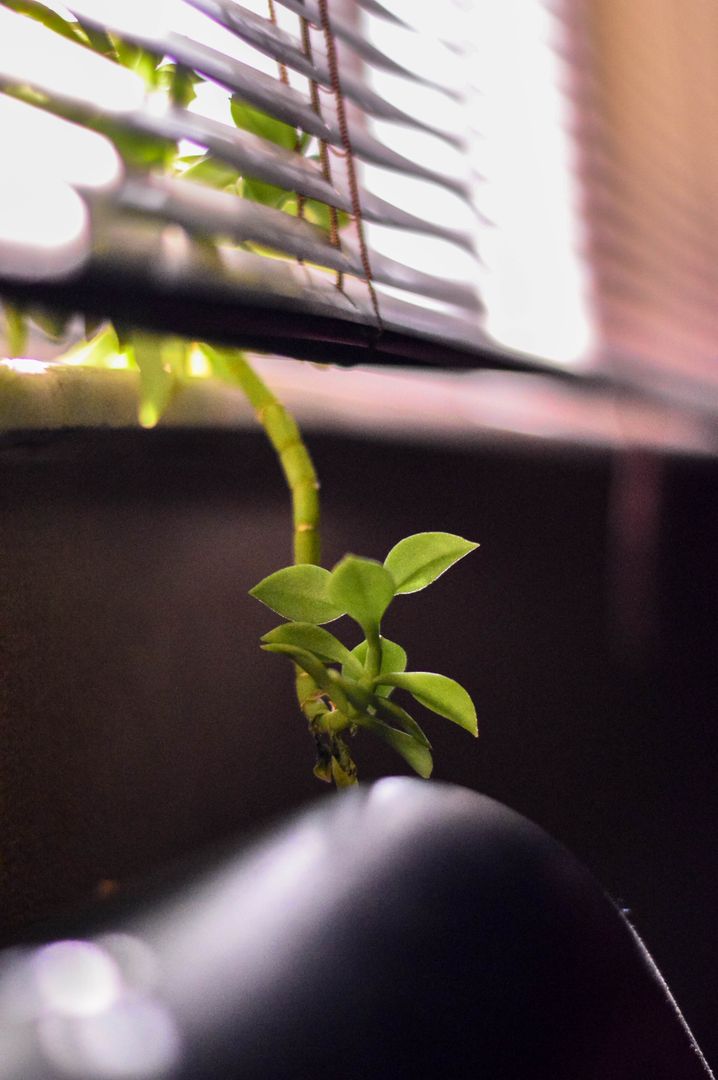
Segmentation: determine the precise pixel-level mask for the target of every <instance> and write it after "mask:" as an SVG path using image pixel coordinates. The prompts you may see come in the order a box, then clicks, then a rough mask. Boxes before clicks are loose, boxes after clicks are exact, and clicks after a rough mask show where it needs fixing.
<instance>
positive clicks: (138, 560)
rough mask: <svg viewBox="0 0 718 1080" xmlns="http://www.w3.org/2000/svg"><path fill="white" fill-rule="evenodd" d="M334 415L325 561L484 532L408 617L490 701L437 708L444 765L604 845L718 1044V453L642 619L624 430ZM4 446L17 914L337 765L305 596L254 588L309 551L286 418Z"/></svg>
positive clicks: (666, 472) (623, 899)
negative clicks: (287, 475)
mask: <svg viewBox="0 0 718 1080" xmlns="http://www.w3.org/2000/svg"><path fill="white" fill-rule="evenodd" d="M310 442H311V444H312V447H313V450H314V452H315V456H316V459H317V465H318V469H319V473H320V475H321V477H322V482H323V495H324V514H325V562H326V563H327V564H329V565H331V563H332V562H333V561H335V560H336V559H338V558H339V557H340V556H341V555H342V554H343V553H344V552H345V551H346V550H352V551H356V552H357V553H360V554H364V555H368V556H373V557H379V558H381V557H383V556H384V554H385V553H386V551H387V550H388V549H389V547H391V546H392V545H393V544H394V543H395V542H396V541H397V540H398V539H400V538H401V537H402V536H403V535H405V534H407V533H410V532H413V531H421V530H424V529H443V530H447V531H451V532H457V533H460V534H461V535H464V536H467V537H469V538H471V539H476V540H479V541H480V542H481V545H482V546H481V548H480V549H479V552H478V553H476V554H475V555H473V556H472V557H471V558H470V559H467V560H465V561H464V562H462V563H461V564H460V565H459V566H458V567H457V568H455V569H454V570H453V571H452V572H451V573H450V574H449V575H447V576H446V578H444V579H442V580H441V581H440V582H438V583H437V584H436V585H435V586H433V587H432V588H431V589H429V590H427V591H426V592H425V593H421V594H418V595H416V596H409V597H405V598H403V599H402V600H400V601H397V603H396V611H394V609H392V613H391V616H390V620H389V622H388V623H387V626H386V633H387V635H388V636H390V637H396V638H398V639H399V640H401V641H402V643H403V644H405V645H406V647H407V649H408V652H409V661H410V667H411V668H413V669H414V670H422V669H429V670H438V671H442V672H445V673H446V674H448V675H451V676H453V677H455V678H457V679H458V680H459V681H460V682H462V683H463V684H464V685H466V686H467V688H468V689H469V690H470V691H471V693H472V694H473V696H474V697H475V700H476V702H477V707H478V711H479V725H480V731H481V738H480V739H479V741H478V742H474V741H472V740H471V739H470V738H469V736H467V735H466V733H465V732H461V731H459V730H458V729H456V728H454V727H453V726H452V725H450V724H449V723H448V722H444V721H441V720H438V719H429V720H428V721H427V725H426V726H427V731H428V733H429V736H430V738H431V739H432V741H433V743H434V747H435V759H436V775H437V776H438V777H439V778H442V779H450V780H452V781H454V782H456V783H459V784H465V785H467V786H468V787H471V788H474V789H476V790H479V791H482V792H485V793H487V794H489V795H491V796H492V797H494V798H496V799H499V800H500V801H501V802H504V803H506V804H508V805H509V806H512V807H514V808H515V809H516V810H518V811H519V812H520V813H522V814H525V815H526V816H527V817H529V818H531V819H533V820H535V821H536V822H538V823H539V824H540V825H542V826H543V827H544V828H545V829H547V830H548V831H549V832H550V833H552V834H553V835H555V836H556V837H557V838H558V839H560V840H561V841H563V842H564V843H565V844H566V845H567V846H568V847H569V848H571V849H572V850H573V851H574V852H575V853H576V854H577V855H578V856H579V857H580V858H581V859H582V860H583V861H584V862H586V863H587V864H588V865H589V867H590V868H591V869H592V870H593V871H594V873H595V874H596V876H597V877H598V878H599V880H600V881H601V882H602V883H603V884H604V886H605V887H606V889H607V890H608V891H609V893H610V894H611V895H612V896H613V897H614V898H616V899H617V900H618V901H619V902H620V903H621V904H622V905H623V906H625V907H627V908H629V909H630V911H631V918H632V919H633V921H634V923H635V925H636V926H637V928H638V930H639V932H640V933H641V935H642V936H643V938H644V939H645V941H646V943H647V944H648V946H649V948H650V949H651V951H652V952H653V954H654V956H655V959H656V961H657V963H658V965H659V967H660V968H661V970H662V971H663V973H664V975H665V977H666V979H667V980H668V982H669V984H670V986H671V988H672V989H673V991H674V993H675V995H676V997H677V999H678V1001H679V1003H680V1004H681V1005H682V1007H683V1009H684V1011H685V1013H686V1016H687V1019H688V1021H689V1023H691V1025H692V1026H693V1028H694V1032H695V1034H696V1036H697V1038H698V1041H699V1043H700V1044H701V1045H702V1046H703V1048H704V1050H705V1052H706V1054H707V1056H708V1059H709V1060H710V1061H715V1060H716V1059H717V1058H718V1042H717V1040H716V1031H715V1024H714V1012H715V1001H716V1000H718V974H717V972H718V946H717V945H716V935H715V926H714V912H715V910H716V909H718V875H716V865H715V840H714V836H715V822H716V818H717V815H716V811H717V810H718V795H717V793H716V786H715V780H714V775H713V768H714V766H713V763H714V762H715V761H716V759H717V751H718V745H717V743H718V732H717V731H716V727H715V715H716V704H717V703H718V693H717V687H716V663H715V642H716V640H717V639H718V633H717V632H718V596H717V595H716V591H717V588H718V586H717V585H716V582H717V581H718V577H717V575H716V551H717V550H718V509H717V507H718V503H717V501H716V480H717V473H718V470H717V469H716V466H715V464H712V463H706V462H699V461H693V460H679V459H675V460H673V459H667V460H663V461H661V462H660V490H659V493H660V500H659V503H658V513H657V516H656V518H655V520H656V535H655V536H654V537H653V540H654V541H655V543H654V544H653V547H652V555H651V558H652V562H651V574H650V582H651V583H652V586H653V589H652V597H653V603H652V604H648V605H644V606H643V607H642V608H641V611H642V612H643V615H642V618H643V622H639V630H640V633H639V637H636V638H633V639H632V638H631V637H630V635H629V636H628V637H627V636H626V634H625V633H624V630H625V626H624V625H623V624H621V625H622V630H621V632H620V633H619V632H618V630H617V625H618V624H617V619H618V620H619V621H620V612H621V611H623V612H624V613H625V610H626V605H628V608H629V609H630V605H631V602H632V597H631V595H630V592H631V589H630V580H629V581H628V583H626V577H625V575H623V577H622V576H621V575H620V574H618V575H617V573H616V570H617V567H616V560H617V559H619V560H620V557H621V552H622V551H623V548H622V547H621V545H620V543H619V544H617V543H616V538H615V536H616V534H615V522H614V523H613V525H611V526H609V523H610V521H611V506H612V497H613V491H614V484H615V462H613V461H612V460H611V458H610V457H609V456H608V455H605V454H599V453H588V452H582V453H575V454H569V453H567V452H558V451H550V450H541V451H537V450H536V448H535V447H530V448H529V447H517V448H516V449H513V450H509V449H506V448H502V449H498V448H494V449H490V448H480V449H479V448H473V449H470V450H469V449H466V450H460V449H449V448H439V447H437V446H435V445H433V446H431V447H424V446H419V445H406V444H401V445H400V444H394V443H391V442H368V441H360V440H350V439H345V438H340V437H328V436H322V435H317V436H313V437H311V439H310ZM0 472H1V474H2V475H1V478H0V512H1V514H2V518H1V520H2V532H1V541H0V542H1V544H2V554H1V558H2V568H3V569H2V605H3V615H4V619H3V623H4V626H3V635H2V640H1V641H0V664H1V668H2V690H1V691H0V693H1V694H2V699H1V704H2V715H1V718H0V721H1V724H2V742H3V765H2V778H1V779H2V790H3V818H4V826H3V835H4V840H3V844H2V861H3V867H2V873H3V876H4V881H3V886H2V888H3V897H2V915H1V916H0V918H1V919H2V923H3V927H2V928H3V934H4V936H5V938H6V939H8V938H10V937H12V935H13V933H14V932H15V931H16V929H17V928H18V927H19V926H21V925H23V924H27V923H28V922H30V921H32V920H33V919H36V918H40V917H46V916H48V915H51V914H53V913H56V912H58V911H61V910H63V909H64V910H67V909H72V907H73V906H74V905H77V904H80V903H83V902H84V901H86V900H87V898H88V897H90V896H91V895H92V894H93V893H94V891H95V890H96V889H97V887H98V884H99V882H101V881H102V880H106V879H109V880H111V881H119V883H120V887H122V883H124V882H131V881H133V880H137V879H140V878H142V877H143V875H145V874H146V873H148V872H149V871H150V870H152V869H153V868H155V867H157V866H159V865H163V864H166V863H168V862H170V861H172V860H174V859H176V858H178V857H180V856H183V855H186V854H189V853H192V852H196V851H198V850H200V849H201V848H202V847H203V846H205V845H207V844H211V843H213V842H214V841H216V840H218V839H221V838H223V837H229V836H231V835H232V834H236V833H237V832H238V831H240V832H241V831H244V830H250V829H251V830H254V829H255V828H256V827H257V826H258V825H259V824H261V823H263V822H266V821H268V820H269V819H271V818H274V817H277V816H278V815H280V814H281V813H283V812H284V811H286V810H287V809H289V808H292V807H294V806H297V805H299V804H300V803H303V802H304V801H306V800H307V799H310V798H312V797H314V796H316V795H317V794H320V795H321V794H322V792H323V791H324V789H323V788H322V786H321V785H319V784H318V782H317V781H315V780H314V779H313V777H312V775H311V765H312V748H311V743H310V741H309V739H308V738H307V736H306V734H305V733H304V731H303V727H302V721H301V719H300V718H299V717H298V716H297V715H296V714H295V711H294V708H293V700H292V686H291V673H290V669H289V666H288V665H286V664H283V663H282V661H281V660H280V659H279V658H276V657H271V656H268V655H265V654H262V653H261V652H259V650H258V648H257V641H258V638H259V635H260V634H261V633H262V632H264V631H265V630H267V629H269V628H270V627H271V626H272V625H274V623H275V621H278V620H274V617H273V616H272V615H271V613H269V612H268V611H266V610H265V609H263V608H261V607H260V605H258V604H257V603H256V602H254V601H252V600H251V599H250V598H249V597H247V595H246V594H247V589H248V588H249V587H251V586H252V585H253V584H254V583H255V582H256V581H257V580H258V579H259V578H261V577H262V576H264V575H265V574H267V573H269V572H271V571H272V570H274V569H276V568H277V567H278V566H280V565H284V564H285V563H286V562H288V561H289V554H288V552H289V543H288V536H289V514H288V509H287V500H286V496H285V493H284V490H283V487H282V482H281V478H280V476H279V474H278V471H277V468H276V465H275V463H274V461H273V458H272V454H271V452H270V451H269V449H268V448H267V447H266V446H265V445H264V443H263V441H262V438H261V437H260V436H259V435H255V434H253V433H226V432H224V433H223V432H211V433H205V432H192V433H189V432H185V433H180V432H169V431H158V432H151V433H146V432H121V433H111V432H93V433H86V432H81V433H80V432H78V433H68V434H63V435H56V436H48V437H42V436H32V437H28V438H27V439H25V440H24V441H23V440H18V441H16V442H15V444H14V445H6V446H5V448H4V449H3V450H2V452H1V453H0ZM636 497H637V498H638V497H640V490H639V491H638V492H637V494H636ZM629 501H630V500H629ZM634 553H635V545H634ZM617 581H618V582H619V585H620V589H619V593H620V590H623V592H622V593H621V594H620V595H618V594H617V585H616V583H617ZM629 624H630V620H629ZM626 625H628V624H626ZM341 630H342V627H341V624H337V631H338V632H340V633H341ZM351 643H352V644H353V642H351ZM356 756H357V759H358V762H359V765H360V768H361V769H362V775H363V776H364V777H365V778H367V779H369V778H371V777H374V776H378V775H380V774H382V773H386V772H402V771H404V769H403V765H402V762H401V760H400V759H398V758H393V757H392V756H391V755H390V752H389V751H388V750H386V749H385V748H383V747H382V746H380V745H376V746H375V745H373V744H372V743H371V742H369V741H368V740H367V739H366V738H364V739H360V741H359V742H358V743H357V745H356Z"/></svg>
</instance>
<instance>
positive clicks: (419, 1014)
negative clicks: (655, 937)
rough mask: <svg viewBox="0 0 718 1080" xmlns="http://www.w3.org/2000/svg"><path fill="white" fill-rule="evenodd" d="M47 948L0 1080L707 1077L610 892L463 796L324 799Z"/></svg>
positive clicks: (540, 841) (17, 960) (0, 1026)
mask: <svg viewBox="0 0 718 1080" xmlns="http://www.w3.org/2000/svg"><path fill="white" fill-rule="evenodd" d="M108 935H110V936H108ZM112 935H114V936H112ZM118 935H122V936H121V937H119V938H118ZM53 937H54V944H50V945H49V946H48V945H47V944H41V945H39V946H31V947H29V948H28V949H26V950H25V951H19V952H17V953H16V954H15V955H13V956H11V958H10V960H9V961H8V960H7V959H6V962H5V967H4V970H3V969H2V968H0V1006H2V1007H0V1042H2V1043H3V1044H4V1045H5V1046H6V1047H7V1046H8V1045H10V1046H12V1045H13V1042H14V1043H15V1044H17V1043H21V1044H22V1045H21V1050H20V1052H19V1054H18V1053H16V1054H15V1055H14V1056H15V1061H14V1062H13V1055H12V1054H11V1055H10V1056H9V1059H8V1058H6V1062H5V1064H0V1077H3V1080H5V1078H7V1080H11V1078H12V1080H15V1078H17V1080H30V1078H33V1080H35V1078H39V1077H43V1078H44V1077H47V1078H48V1080H49V1078H51V1077H53V1078H54V1077H56V1076H57V1077H60V1076H64V1075H66V1074H67V1072H68V1071H70V1073H71V1074H72V1075H76V1076H79V1077H83V1076H86V1077H92V1078H93V1080H103V1078H104V1077H107V1078H108V1080H109V1078H110V1077H112V1076H116V1075H122V1076H126V1077H127V1078H128V1080H133V1078H135V1077H137V1078H140V1077H147V1076H152V1077H155V1076H156V1077H160V1076H163V1077H172V1078H178V1080H179V1078H180V1077H181V1078H183V1080H185V1078H186V1080H190V1078H192V1080H220V1078H221V1080H230V1078H235V1077H236V1078H237V1080H239V1078H242V1080H304V1078H308V1077H312V1078H314V1080H335V1078H337V1077H342V1078H346V1080H364V1078H366V1077H374V1078H386V1080H394V1078H400V1077H435V1078H437V1080H438V1078H440V1077H452V1078H454V1080H462V1078H466V1080H469V1078H470V1077H471V1078H473V1077H478V1076H490V1077H491V1078H492V1080H525V1078H528V1077H531V1078H533V1080H539V1078H541V1080H577V1078H578V1077H591V1078H592V1080H648V1078H650V1080H694V1078H695V1080H699V1078H702V1080H705V1077H706V1076H707V1075H708V1073H707V1070H706V1069H705V1068H704V1067H703V1065H702V1064H701V1062H700V1059H699V1057H698V1055H697V1053H696V1051H695V1048H694V1047H693V1046H692V1045H691V1040H690V1038H689V1036H688V1034H687V1032H686V1031H685V1029H684V1028H683V1026H682V1024H681V1022H680V1020H679V1019H678V1017H677V1015H676V1013H675V1011H674V1009H673V1007H672V1005H671V1004H670V1003H669V1002H668V1001H667V999H666V997H665V993H664V989H663V987H662V986H661V985H660V984H659V981H658V979H657V977H656V975H655V973H654V972H653V971H652V970H651V967H650V964H649V963H648V961H647V958H646V956H645V955H644V954H643V953H642V951H641V949H640V947H639V944H638V942H637V940H636V939H635V937H634V936H633V934H632V933H631V931H630V929H629V928H628V926H627V924H626V923H625V921H624V920H623V918H622V916H621V915H620V914H619V912H618V911H617V909H615V908H614V907H613V905H612V904H611V903H610V902H609V901H608V900H607V899H606V898H605V896H604V894H603V893H602V891H601V889H600V888H599V887H598V885H597V884H596V883H595V881H593V879H592V878H591V877H590V876H589V875H588V873H587V872H586V871H585V870H584V869H583V868H582V867H581V866H580V865H579V864H578V863H577V862H576V861H575V860H574V859H573V858H572V857H571V856H570V855H569V854H568V853H567V852H566V851H565V850H564V849H563V848H561V847H560V846H559V845H558V844H556V843H555V842H554V841H553V840H551V839H550V838H549V837H548V836H547V835H546V834H545V833H543V832H542V831H541V830H539V829H538V828H537V827H536V826H534V825H532V824H531V823H529V822H528V821H526V819H524V818H521V817H519V816H518V815H516V814H514V813H513V812H512V811H510V810H508V809H506V808H505V807H503V806H501V805H499V804H497V803H495V802H493V801H492V800H490V799H487V798H486V797H484V796H481V795H477V794H476V793H474V792H470V791H468V790H466V789H461V788H455V787H450V786H446V785H441V784H426V783H422V782H421V781H417V780H409V779H406V778H395V779H386V780H382V781H380V782H379V783H377V784H376V785H374V786H373V787H368V788H362V789H359V790H354V791H351V792H349V793H344V794H342V795H340V796H337V797H336V798H332V799H328V800H324V801H323V802H322V804H321V805H319V806H316V807H315V808H314V809H310V810H309V811H306V812H303V813H300V814H297V815H295V816H294V818H293V820H291V821H290V822H289V823H288V824H287V825H280V826H278V827H277V828H275V830H274V831H272V832H270V833H269V834H268V835H267V836H266V837H265V838H263V839H262V840H260V841H259V842H257V843H255V844H254V845H253V846H251V847H250V848H249V849H248V850H245V851H242V850H240V851H239V852H238V853H229V854H227V853H225V854H224V855H222V856H217V857H215V858H214V859H213V860H211V861H210V862H209V863H208V864H205V866H204V867H203V868H202V869H201V870H194V871H193V872H189V873H187V874H185V875H182V876H180V878H179V879H178V880H175V881H174V882H172V883H171V884H169V885H165V886H164V887H163V888H159V889H157V888H155V890H154V891H153V892H150V894H149V897H147V896H142V895H139V896H137V897H135V898H133V897H131V896H130V897H129V898H127V899H125V900H124V902H123V904H122V905H121V906H120V908H119V909H118V910H113V908H112V907H111V906H110V907H109V908H108V909H107V910H106V911H105V913H104V914H103V915H101V916H100V918H99V919H98V918H97V914H96V913H95V914H94V915H93V914H92V913H90V915H89V916H88V918H86V919H85V920H83V919H76V920H73V921H72V922H69V923H67V924H66V925H65V926H62V924H61V925H60V926H59V927H56V928H55V934H54V935H53ZM138 958H141V963H139V964H138V962H137V961H138ZM63 965H64V966H63ZM8 972H10V973H11V974H12V973H14V975H15V983H16V984H22V985H24V986H25V987H26V997H27V998H28V999H29V1005H28V1006H27V1015H26V1017H25V1018H24V1020H22V1021H18V1020H16V1021H15V1023H14V1024H13V1023H12V1022H9V1021H8V1008H9V1006H8V993H7V987H8V983H9V980H10V976H9V974H8ZM150 973H151V974H150ZM108 985H109V989H108ZM78 986H80V987H81V991H80V992H78ZM3 1008H4V1014H3ZM35 1017H36V1018H35ZM20 1028H22V1031H23V1038H22V1039H20V1038H19V1036H18V1030H19V1029H20ZM98 1032H99V1033H100V1035H101V1038H99V1039H98V1037H97V1034H98ZM8 1060H9V1062H10V1064H9V1065H8Z"/></svg>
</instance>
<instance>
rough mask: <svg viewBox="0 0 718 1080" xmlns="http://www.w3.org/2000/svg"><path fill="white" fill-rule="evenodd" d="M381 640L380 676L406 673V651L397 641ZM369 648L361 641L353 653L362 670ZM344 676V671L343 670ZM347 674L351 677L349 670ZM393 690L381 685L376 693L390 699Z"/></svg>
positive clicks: (390, 687)
mask: <svg viewBox="0 0 718 1080" xmlns="http://www.w3.org/2000/svg"><path fill="white" fill-rule="evenodd" d="M380 640H381V668H380V669H379V671H380V674H381V672H382V671H405V670H406V652H405V651H404V649H402V647H401V645H397V644H396V642H395V641H389V638H385V637H382V638H380ZM367 648H368V646H367V643H366V641H361V642H360V643H359V644H358V645H356V646H355V647H354V648H353V649H352V651H351V655H352V657H353V658H355V659H356V660H358V661H359V663H360V664H361V666H362V668H363V667H364V664H365V663H366V653H367ZM342 674H344V669H342ZM346 674H347V675H351V674H352V672H351V671H349V669H348V668H347V671H346ZM354 678H358V676H357V675H354ZM393 689H394V687H393V686H382V685H381V684H379V685H377V687H376V689H375V692H376V693H377V694H379V695H381V697H389V695H390V694H391V692H392V690H393Z"/></svg>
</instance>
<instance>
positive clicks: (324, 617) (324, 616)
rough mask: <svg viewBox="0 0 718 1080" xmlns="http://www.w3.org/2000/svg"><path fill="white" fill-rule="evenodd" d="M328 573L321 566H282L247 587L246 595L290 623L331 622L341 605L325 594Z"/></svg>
mask: <svg viewBox="0 0 718 1080" xmlns="http://www.w3.org/2000/svg"><path fill="white" fill-rule="evenodd" d="M330 576H331V575H330V573H329V571H328V570H325V569H324V568H323V567H322V566H312V565H311V564H310V563H303V564H301V565H300V566H285V567H284V568H283V569H282V570H277V571H276V572H275V573H274V574H270V575H269V577H266V578H264V580H263V581H260V582H259V584H258V585H255V586H254V588H253V589H250V590H249V595H250V596H253V597H254V598H255V600H260V601H261V602H262V603H263V604H266V605H267V607H268V608H271V609H272V611H276V612H277V614H278V615H283V616H284V618H285V619H291V620H292V621H294V622H308V623H328V622H333V621H334V619H338V618H339V616H340V615H343V614H344V608H343V607H342V606H341V605H339V604H337V603H335V602H334V601H332V600H331V598H330V597H329V596H328V595H327V585H328V583H329V579H330Z"/></svg>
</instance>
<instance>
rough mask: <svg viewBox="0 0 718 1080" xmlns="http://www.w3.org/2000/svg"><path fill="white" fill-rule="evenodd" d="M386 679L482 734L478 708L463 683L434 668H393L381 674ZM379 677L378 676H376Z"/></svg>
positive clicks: (447, 716)
mask: <svg viewBox="0 0 718 1080" xmlns="http://www.w3.org/2000/svg"><path fill="white" fill-rule="evenodd" d="M378 678H380V679H381V681H382V682H384V683H389V685H391V686H397V687H399V688H400V689H401V690H408V691H409V693H410V694H411V695H412V697H414V698H416V700H417V701H418V702H419V704H420V705H424V706H425V707H426V708H427V709H431V711H432V712H435V713H438V714H439V716H445V717H446V719H447V720H452V721H453V722H454V723H455V724H458V725H459V727H462V728H465V729H466V731H469V732H471V734H472V735H478V733H479V732H478V724H477V720H476V709H475V708H474V703H473V701H472V700H471V698H470V697H469V695H468V694H467V692H466V690H464V688H463V686H460V685H459V683H457V682H454V680H453V679H449V678H447V676H446V675H436V674H434V672H430V671H411V672H405V673H401V672H391V673H387V674H384V675H380V676H378ZM375 681H376V680H375Z"/></svg>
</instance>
